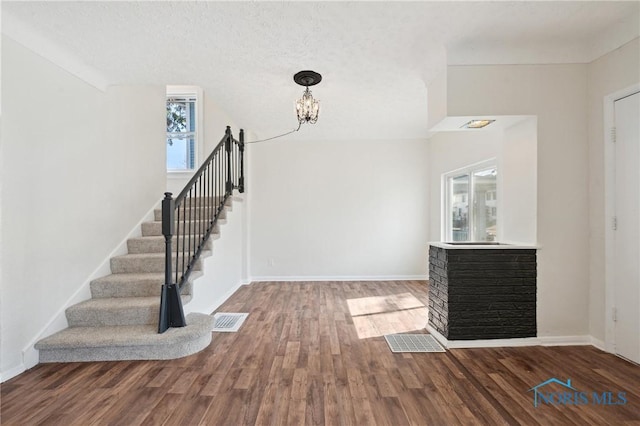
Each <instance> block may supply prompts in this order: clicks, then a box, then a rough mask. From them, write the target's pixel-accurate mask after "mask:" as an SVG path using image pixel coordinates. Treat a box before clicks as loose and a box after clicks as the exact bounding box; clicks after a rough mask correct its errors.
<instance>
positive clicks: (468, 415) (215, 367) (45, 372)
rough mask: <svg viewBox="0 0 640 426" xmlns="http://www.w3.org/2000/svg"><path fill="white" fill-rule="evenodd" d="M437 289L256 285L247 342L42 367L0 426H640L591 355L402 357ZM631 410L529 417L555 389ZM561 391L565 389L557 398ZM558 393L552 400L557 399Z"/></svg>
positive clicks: (574, 350)
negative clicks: (169, 355)
mask: <svg viewBox="0 0 640 426" xmlns="http://www.w3.org/2000/svg"><path fill="white" fill-rule="evenodd" d="M426 305H427V284H426V282H423V281H406V282H351V283H345V282H318V283H255V284H252V285H250V286H246V287H242V288H241V289H240V290H239V291H238V292H236V294H234V295H233V297H231V298H230V299H229V300H228V301H227V302H226V303H225V305H223V306H222V307H221V308H220V309H219V311H224V312H249V313H250V315H249V317H248V319H247V320H246V322H245V323H244V325H243V326H242V328H241V329H240V331H239V332H238V333H215V335H214V338H213V342H212V343H211V345H210V346H209V347H208V348H207V349H205V350H204V351H203V352H201V353H199V354H196V355H192V356H189V357H186V358H182V359H179V360H173V361H136V362H103V363H97V362H96V363H71V364H41V365H38V366H37V367H35V368H33V369H32V370H29V371H28V372H26V373H24V374H22V375H20V376H18V377H16V378H14V379H12V380H10V381H8V382H6V383H4V384H2V393H1V396H2V400H1V405H2V409H1V416H2V417H1V419H0V422H1V423H2V424H3V425H32V424H43V425H88V424H100V425H138V424H144V425H161V424H164V425H196V424H203V425H232V426H235V425H253V424H259V425H302V424H309V425H312V424H316V425H322V424H325V425H376V424H377V425H394V426H395V425H404V424H413V425H456V424H464V425H476V424H478V425H514V424H524V425H537V424H540V425H550V424H577V425H586V424H594V425H640V367H638V366H636V365H633V364H631V363H628V362H626V361H624V360H621V359H619V358H617V357H615V356H612V355H610V354H606V353H604V352H601V351H599V350H597V349H595V348H592V347H576V346H573V347H527V348H500V349H458V350H451V351H448V352H446V353H430V354H393V353H391V352H390V351H389V349H388V347H387V344H386V342H385V340H384V338H383V337H381V335H382V334H385V333H394V332H406V331H412V330H414V329H417V328H422V327H423V326H424V324H425V323H426V308H425V306H426ZM551 377H556V378H558V379H559V380H562V381H566V379H571V384H572V386H573V387H575V388H576V389H577V390H578V391H584V392H588V394H589V397H591V396H590V395H591V393H592V392H594V391H595V392H598V394H602V393H603V392H607V391H611V392H613V397H614V398H613V400H612V401H615V400H616V399H617V394H618V392H625V399H626V401H627V403H626V404H625V405H609V406H604V405H592V404H588V405H587V404H581V405H564V406H559V405H545V404H542V405H540V406H538V407H537V408H536V407H534V405H533V393H532V392H528V390H529V389H530V388H532V387H533V386H536V385H537V384H539V383H541V382H543V381H545V380H547V379H549V378H551ZM549 386H551V388H553V389H552V390H553V391H558V392H559V391H562V388H557V386H558V385H549ZM554 387H555V388H554Z"/></svg>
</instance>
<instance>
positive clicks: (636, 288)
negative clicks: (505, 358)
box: [614, 92, 640, 363]
mask: <svg viewBox="0 0 640 426" xmlns="http://www.w3.org/2000/svg"><path fill="white" fill-rule="evenodd" d="M614 117H615V118H614V119H615V127H616V141H615V150H616V154H615V158H616V166H615V170H616V171H615V188H616V189H615V215H616V222H617V223H616V231H615V233H614V235H615V236H614V238H615V243H614V256H615V260H614V262H615V263H614V270H615V284H614V286H615V295H614V297H615V305H616V322H615V351H616V353H617V354H618V355H621V356H623V357H625V358H627V359H630V360H631V361H634V362H637V363H640V92H639V93H635V94H633V95H630V96H627V97H624V98H622V99H619V100H617V101H615V102H614Z"/></svg>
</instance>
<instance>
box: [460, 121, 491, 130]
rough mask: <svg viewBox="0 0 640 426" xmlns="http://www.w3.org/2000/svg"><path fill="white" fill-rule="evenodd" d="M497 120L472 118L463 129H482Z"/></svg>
mask: <svg viewBox="0 0 640 426" xmlns="http://www.w3.org/2000/svg"><path fill="white" fill-rule="evenodd" d="M494 121H496V120H471V121H470V122H468V123H467V124H465V125H464V126H462V127H461V128H462V129H482V128H483V127H487V126H488V125H489V124H491V123H493V122H494Z"/></svg>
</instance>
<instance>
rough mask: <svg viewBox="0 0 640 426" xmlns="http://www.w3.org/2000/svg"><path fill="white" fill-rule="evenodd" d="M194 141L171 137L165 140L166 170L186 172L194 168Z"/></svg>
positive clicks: (187, 138) (190, 138) (191, 138)
mask: <svg viewBox="0 0 640 426" xmlns="http://www.w3.org/2000/svg"><path fill="white" fill-rule="evenodd" d="M194 148H195V139H194V138H193V137H186V138H185V137H180V136H175V137H174V136H172V137H168V138H167V169H168V170H186V169H193V168H194V167H195V150H194Z"/></svg>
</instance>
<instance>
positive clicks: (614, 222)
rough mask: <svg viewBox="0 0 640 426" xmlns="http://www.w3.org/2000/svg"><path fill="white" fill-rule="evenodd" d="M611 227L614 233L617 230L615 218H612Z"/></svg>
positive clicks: (616, 219)
mask: <svg viewBox="0 0 640 426" xmlns="http://www.w3.org/2000/svg"><path fill="white" fill-rule="evenodd" d="M611 227H612V228H613V230H614V231H617V230H618V218H617V217H616V216H614V217H613V220H612V221H611Z"/></svg>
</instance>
